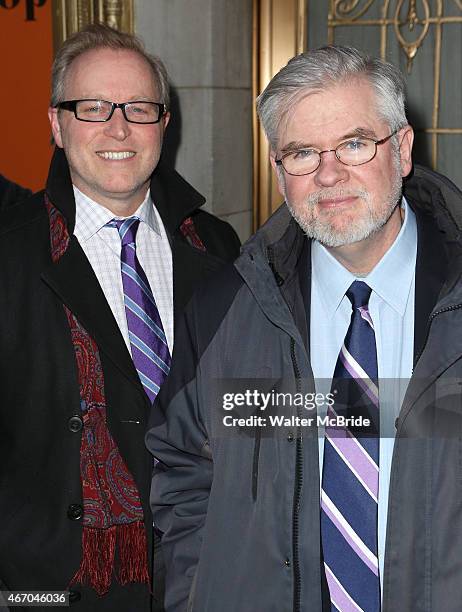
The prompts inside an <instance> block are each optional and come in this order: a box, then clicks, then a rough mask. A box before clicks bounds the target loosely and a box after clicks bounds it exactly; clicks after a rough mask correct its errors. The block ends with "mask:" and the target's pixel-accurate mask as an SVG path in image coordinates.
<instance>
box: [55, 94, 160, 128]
mask: <svg viewBox="0 0 462 612" xmlns="http://www.w3.org/2000/svg"><path fill="white" fill-rule="evenodd" d="M56 107H57V108H63V109H65V110H69V111H73V113H74V115H75V118H76V119H78V120H79V121H88V122H90V123H100V122H104V121H109V119H110V118H111V117H112V115H113V114H114V111H115V109H116V108H120V110H121V111H122V114H123V116H124V118H125V120H126V121H128V122H130V123H158V122H159V121H160V119H161V117H162V115H163V114H165V112H166V110H167V109H166V106H165V104H161V103H160V102H146V101H144V100H135V101H133V102H120V103H117V102H109V101H108V100H94V99H84V100H66V101H64V102H59V104H57V105H56Z"/></svg>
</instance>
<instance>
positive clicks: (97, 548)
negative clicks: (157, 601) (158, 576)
mask: <svg viewBox="0 0 462 612" xmlns="http://www.w3.org/2000/svg"><path fill="white" fill-rule="evenodd" d="M116 545H117V552H118V563H117V568H115V567H114V565H115V564H114V561H115V549H116ZM113 573H115V575H116V578H117V580H118V581H119V583H120V584H121V585H126V584H129V583H131V582H137V583H141V584H148V585H149V582H150V579H149V570H148V559H147V542H146V532H145V529H144V524H143V523H142V522H141V521H136V522H134V523H127V524H124V525H113V526H112V527H109V528H107V529H95V528H92V527H84V528H83V533H82V561H81V563H80V567H79V569H78V570H77V572H76V574H75V575H74V577H73V578H72V580H71V582H70V584H76V583H80V584H82V585H85V586H89V587H91V588H93V589H94V590H95V591H96V592H97V593H98V595H100V596H102V595H105V594H106V593H107V592H108V591H109V589H110V587H111V581H112V575H113Z"/></svg>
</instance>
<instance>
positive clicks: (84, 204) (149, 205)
mask: <svg viewBox="0 0 462 612" xmlns="http://www.w3.org/2000/svg"><path fill="white" fill-rule="evenodd" d="M73 189H74V197H75V210H76V214H75V229H74V233H75V235H76V236H77V238H78V240H79V242H85V241H87V240H89V239H90V238H91V237H92V236H94V235H95V234H97V233H98V232H99V231H100V229H101V228H103V227H104V226H105V225H106V224H107V223H108V222H109V221H111V220H112V219H114V218H117V219H121V218H123V217H114V213H112V212H111V211H110V210H109V209H107V208H105V207H104V206H101V204H98V203H97V202H95V201H94V200H92V199H91V198H89V197H88V196H87V195H85V194H84V193H82V192H81V191H80V190H79V189H78V188H77V187H76V186H75V185H73ZM130 216H131V217H138V219H140V221H142V222H143V223H146V225H148V227H149V228H150V229H151V230H152V231H154V232H156V234H159V235H160V233H161V232H160V227H159V220H158V218H157V216H156V211H155V207H154V204H153V202H152V199H151V194H150V192H149V190H148V191H147V193H146V197H145V198H144V200H143V202H142V204H141V205H140V206H139V208H138V209H137V210H136V212H135V213H134V214H133V215H130Z"/></svg>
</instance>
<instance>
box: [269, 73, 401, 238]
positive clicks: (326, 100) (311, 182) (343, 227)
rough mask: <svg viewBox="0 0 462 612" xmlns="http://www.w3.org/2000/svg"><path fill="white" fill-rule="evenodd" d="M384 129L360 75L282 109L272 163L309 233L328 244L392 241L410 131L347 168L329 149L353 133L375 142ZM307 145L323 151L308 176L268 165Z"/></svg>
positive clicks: (371, 93) (386, 129)
mask: <svg viewBox="0 0 462 612" xmlns="http://www.w3.org/2000/svg"><path fill="white" fill-rule="evenodd" d="M390 133H391V130H390V128H389V126H388V125H387V124H386V122H385V121H383V120H382V119H380V118H379V114H378V112H377V107H376V98H375V93H374V91H373V89H372V87H371V86H370V85H369V83H368V82H367V81H365V80H364V79H357V80H355V81H353V82H352V81H349V82H348V83H347V84H338V85H334V86H332V87H329V88H328V89H326V90H325V91H319V92H316V93H314V92H313V93H309V94H308V95H306V96H304V97H303V98H301V99H300V100H299V101H298V102H297V103H296V104H295V106H294V108H293V109H292V111H291V112H289V113H288V114H287V116H286V117H285V118H284V120H283V121H282V122H281V126H280V128H279V132H278V147H277V150H276V151H273V152H272V159H271V162H272V165H273V167H274V168H275V171H276V173H277V177H278V183H279V189H280V191H281V193H282V195H283V196H284V197H285V199H286V202H287V204H288V206H289V208H290V210H291V212H292V214H293V216H294V217H295V219H296V220H297V222H298V223H299V225H300V226H301V227H302V229H303V230H304V231H305V232H306V233H307V234H308V235H309V236H310V237H312V238H314V239H316V240H318V241H319V242H321V243H323V244H324V245H325V246H327V247H331V248H334V249H335V248H338V247H344V246H345V245H350V244H354V243H358V242H361V241H364V240H367V239H373V240H374V241H377V242H380V241H382V242H383V243H384V244H385V243H387V245H388V246H387V248H388V247H389V246H390V245H391V243H392V242H393V240H394V239H395V238H396V235H397V233H398V232H399V227H400V224H401V221H400V216H399V209H398V207H397V204H398V203H399V199H400V195H401V184H402V177H403V176H406V175H407V174H409V172H410V170H411V148H412V129H411V128H410V127H409V126H407V127H406V128H403V129H401V130H400V131H399V132H398V133H397V138H398V142H399V143H400V146H399V150H398V149H397V148H396V147H395V148H393V145H392V142H391V140H388V141H387V142H385V143H383V144H381V145H378V146H377V154H376V156H375V157H374V159H372V160H371V161H370V162H368V163H366V164H364V165H361V166H346V165H344V164H342V163H341V162H340V161H339V160H338V159H337V158H336V156H335V153H334V152H333V151H330V150H331V149H335V147H337V146H338V145H339V144H340V143H342V142H344V141H345V140H349V139H351V138H354V137H355V135H359V134H362V135H363V136H367V137H369V138H373V139H374V140H381V139H382V138H385V137H386V136H388V135H389V134H390ZM353 146H354V145H353ZM308 148H314V149H317V150H319V151H324V150H326V151H328V152H325V153H323V154H322V161H321V164H320V166H319V168H318V169H317V170H315V171H314V172H313V173H312V174H308V175H305V176H290V175H288V174H287V173H286V172H285V171H284V170H283V169H282V168H280V167H278V166H276V164H275V162H274V158H275V157H276V158H279V157H280V156H281V155H283V154H284V153H285V152H286V151H290V150H293V149H308Z"/></svg>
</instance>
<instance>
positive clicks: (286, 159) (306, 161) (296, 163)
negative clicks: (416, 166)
mask: <svg viewBox="0 0 462 612" xmlns="http://www.w3.org/2000/svg"><path fill="white" fill-rule="evenodd" d="M397 132H398V130H395V131H394V132H393V133H392V134H390V135H389V136H386V137H385V138H382V140H374V139H373V138H363V137H361V136H359V137H357V138H351V139H350V140H345V141H344V142H341V143H340V144H339V145H338V146H337V147H336V148H335V149H326V150H325V151H318V150H317V149H297V150H295V151H288V152H287V153H284V155H282V156H281V157H280V158H279V159H275V160H274V161H275V163H276V164H277V165H278V166H282V167H283V168H284V170H285V171H286V172H287V174H291V175H292V176H303V175H305V174H311V173H312V172H314V171H315V170H317V169H318V168H319V166H320V164H321V155H322V154H323V153H331V152H332V151H333V152H334V153H335V157H336V158H337V159H338V161H339V162H341V163H342V164H345V166H362V164H367V162H370V161H371V160H373V159H374V157H375V156H376V154H377V147H378V145H381V144H383V143H384V142H387V140H390V138H391V137H392V136H394V135H395V134H396V133H397Z"/></svg>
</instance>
